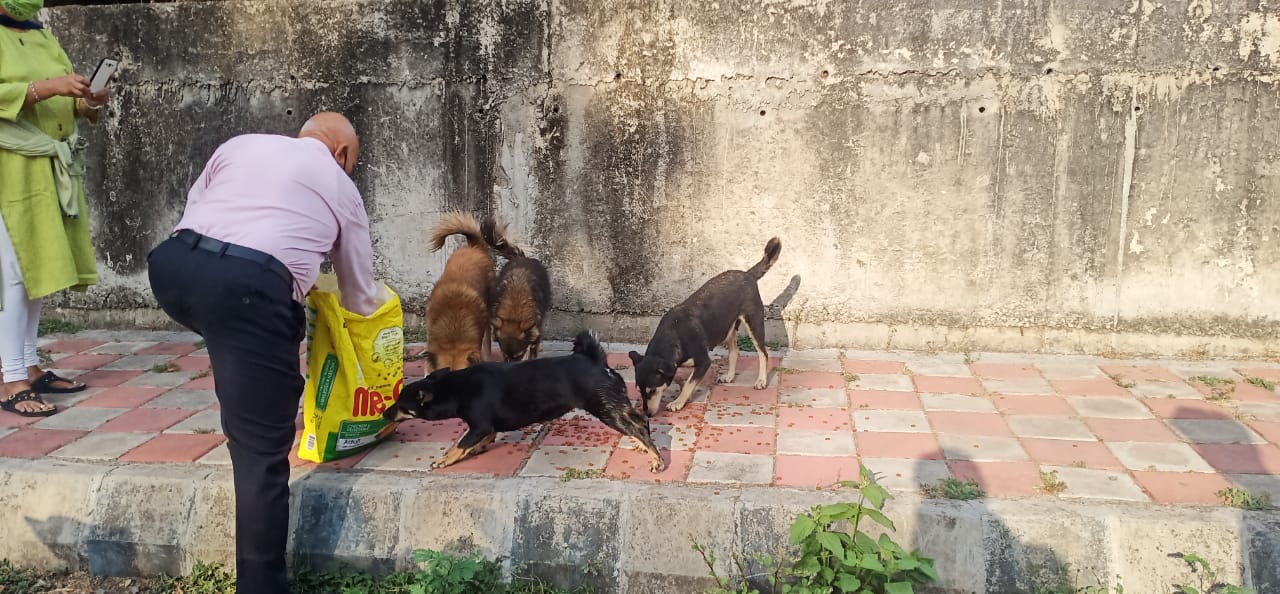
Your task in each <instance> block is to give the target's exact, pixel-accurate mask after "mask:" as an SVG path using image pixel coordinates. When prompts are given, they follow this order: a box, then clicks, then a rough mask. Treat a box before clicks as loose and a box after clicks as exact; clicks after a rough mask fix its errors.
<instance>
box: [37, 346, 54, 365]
mask: <svg viewBox="0 0 1280 594" xmlns="http://www.w3.org/2000/svg"><path fill="white" fill-rule="evenodd" d="M36 356H38V357H39V358H40V365H41V366H45V365H52V364H53V356H52V355H50V354H49V351H46V350H44V349H42V348H38V347H37V348H36Z"/></svg>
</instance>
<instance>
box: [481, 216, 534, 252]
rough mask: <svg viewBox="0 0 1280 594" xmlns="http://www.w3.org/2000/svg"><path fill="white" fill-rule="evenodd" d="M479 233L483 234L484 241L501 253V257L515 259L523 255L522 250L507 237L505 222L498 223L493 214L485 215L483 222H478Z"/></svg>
mask: <svg viewBox="0 0 1280 594" xmlns="http://www.w3.org/2000/svg"><path fill="white" fill-rule="evenodd" d="M480 234H481V235H482V236H484V241H485V243H487V244H489V247H491V248H493V249H494V250H495V251H497V252H498V253H499V254H502V257H503V258H506V259H508V260H515V259H516V258H523V257H524V250H522V249H520V248H518V247H516V246H515V245H514V244H512V243H511V241H510V238H508V237H507V224H506V223H499V222H498V220H497V219H495V218H493V216H488V217H485V219H484V222H482V223H480Z"/></svg>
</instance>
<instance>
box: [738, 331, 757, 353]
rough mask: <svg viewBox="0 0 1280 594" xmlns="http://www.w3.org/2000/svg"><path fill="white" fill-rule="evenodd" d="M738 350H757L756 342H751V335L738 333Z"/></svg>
mask: <svg viewBox="0 0 1280 594" xmlns="http://www.w3.org/2000/svg"><path fill="white" fill-rule="evenodd" d="M738 350H739V351H743V352H746V353H754V352H756V343H754V342H751V337H750V336H747V335H746V334H739V335H738Z"/></svg>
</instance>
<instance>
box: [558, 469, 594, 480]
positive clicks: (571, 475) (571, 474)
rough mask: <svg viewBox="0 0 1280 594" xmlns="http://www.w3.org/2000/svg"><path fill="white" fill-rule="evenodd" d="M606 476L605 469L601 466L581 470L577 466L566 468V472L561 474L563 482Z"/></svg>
mask: <svg viewBox="0 0 1280 594" xmlns="http://www.w3.org/2000/svg"><path fill="white" fill-rule="evenodd" d="M598 478H604V471H603V470H600V469H599V468H588V469H586V470H579V469H577V468H566V469H564V474H562V475H560V481H561V482H565V483H567V482H569V481H574V480H585V479H598Z"/></svg>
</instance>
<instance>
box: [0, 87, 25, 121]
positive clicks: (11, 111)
mask: <svg viewBox="0 0 1280 594" xmlns="http://www.w3.org/2000/svg"><path fill="white" fill-rule="evenodd" d="M29 84H30V83H24V82H7V83H0V120H7V121H10V122H12V121H15V120H17V119H18V114H19V113H21V112H22V104H23V103H26V101H27V85H29Z"/></svg>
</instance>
